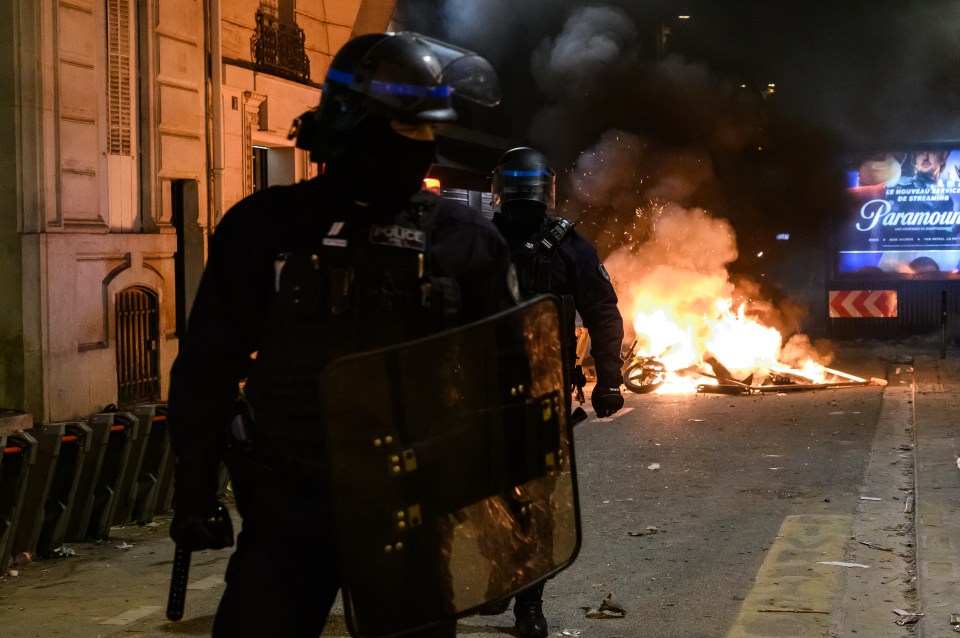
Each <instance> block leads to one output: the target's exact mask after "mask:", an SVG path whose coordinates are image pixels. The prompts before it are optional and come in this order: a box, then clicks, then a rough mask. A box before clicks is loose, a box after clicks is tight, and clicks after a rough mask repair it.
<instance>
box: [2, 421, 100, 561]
mask: <svg viewBox="0 0 960 638" xmlns="http://www.w3.org/2000/svg"><path fill="white" fill-rule="evenodd" d="M31 433H32V434H33V436H34V437H35V438H36V440H37V446H36V447H37V455H36V458H35V460H34V464H33V467H32V469H31V472H30V478H29V480H28V481H27V487H26V493H25V494H24V502H23V507H22V509H21V513H20V521H19V523H18V524H17V526H16V530H15V531H14V535H13V543H12V546H11V552H12V553H14V554H17V553H19V552H30V553H37V554H45V553H48V552H49V551H50V550H51V549H53V548H54V547H55V546H56V545H59V544H62V543H63V537H64V535H65V533H66V525H67V519H68V516H69V511H70V507H71V505H72V504H73V497H74V495H75V494H76V488H77V477H78V476H79V474H80V469H81V467H82V464H83V456H84V453H85V452H86V449H88V448H89V446H90V436H89V435H90V428H89V427H87V426H86V425H85V424H83V423H79V422H68V423H49V424H45V425H41V426H36V427H34V428H32V430H31ZM58 541H59V542H58Z"/></svg>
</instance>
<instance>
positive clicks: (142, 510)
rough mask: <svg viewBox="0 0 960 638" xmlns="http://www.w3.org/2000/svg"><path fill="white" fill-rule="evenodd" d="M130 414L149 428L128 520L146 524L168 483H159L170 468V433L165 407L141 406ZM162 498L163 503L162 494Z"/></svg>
mask: <svg viewBox="0 0 960 638" xmlns="http://www.w3.org/2000/svg"><path fill="white" fill-rule="evenodd" d="M133 412H134V414H135V415H136V416H137V418H138V419H140V422H141V423H147V424H149V429H148V431H147V433H146V439H147V441H146V445H145V449H144V453H143V459H142V461H141V463H140V472H139V473H138V475H137V485H136V495H135V497H134V502H133V511H132V512H131V518H132V520H134V521H136V522H137V523H149V522H150V521H152V520H153V515H154V513H156V512H157V508H158V503H160V502H161V493H160V489H161V487H164V488H167V487H168V486H169V484H170V483H169V482H167V483H166V485H163V483H162V480H163V479H165V478H166V475H167V474H168V473H169V472H171V471H172V466H173V453H172V451H171V447H170V433H169V432H168V431H167V408H166V405H163V404H154V405H141V406H137V407H136V408H134V411H133ZM163 497H164V498H163V500H166V495H165V494H164V495H163Z"/></svg>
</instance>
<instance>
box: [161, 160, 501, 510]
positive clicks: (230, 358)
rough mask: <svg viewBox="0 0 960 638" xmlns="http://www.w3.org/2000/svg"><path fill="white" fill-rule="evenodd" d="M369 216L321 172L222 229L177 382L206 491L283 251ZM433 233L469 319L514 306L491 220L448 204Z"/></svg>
mask: <svg viewBox="0 0 960 638" xmlns="http://www.w3.org/2000/svg"><path fill="white" fill-rule="evenodd" d="M325 180H326V182H325ZM370 215H371V213H370V211H368V210H366V209H365V208H363V207H361V206H360V205H358V204H356V203H353V202H350V201H348V200H346V199H344V198H343V196H342V195H340V194H339V193H338V191H337V189H336V188H333V184H332V182H331V178H330V177H327V176H324V175H321V176H319V177H317V178H315V179H312V180H309V181H305V182H300V183H298V184H294V185H291V186H278V187H271V188H268V189H265V190H263V191H259V192H257V193H254V194H253V195H251V196H249V197H247V198H245V199H243V200H242V201H240V202H238V203H237V204H236V205H235V206H233V207H232V208H231V209H230V210H229V211H228V212H227V214H226V215H225V216H224V218H223V220H222V221H221V223H220V224H219V226H218V227H217V229H216V232H215V233H214V234H213V236H212V237H211V239H210V244H209V254H208V260H207V265H206V268H205V270H204V273H203V277H202V279H201V282H200V286H199V289H198V291H197V296H196V299H195V300H194V303H193V307H192V310H191V312H190V318H189V322H188V327H187V331H186V334H185V335H182V336H181V339H180V352H179V355H178V357H177V359H176V361H175V362H174V364H173V368H172V370H171V376H170V396H169V416H168V418H169V422H170V432H171V436H172V440H173V445H174V448H175V450H176V452H177V454H178V456H179V458H180V461H179V462H180V463H181V464H189V465H193V466H196V469H197V474H196V475H195V476H196V479H197V481H198V482H200V483H201V484H200V485H197V486H196V487H197V489H199V490H205V489H209V488H210V486H209V485H207V484H206V483H208V482H209V481H212V480H215V479H214V477H215V472H216V466H217V463H218V460H219V457H220V453H221V450H222V447H223V445H224V442H225V439H226V433H227V431H228V429H229V422H230V419H231V417H232V414H233V410H234V404H235V400H236V397H237V391H238V383H239V382H240V380H241V379H244V378H246V377H247V375H248V372H249V371H250V368H251V354H252V353H254V352H256V351H257V350H258V348H259V347H260V344H261V342H262V340H263V333H264V329H265V321H266V318H267V313H268V308H269V305H270V302H271V296H272V295H273V294H274V285H275V277H276V272H275V268H276V262H275V260H276V257H277V255H278V254H281V253H286V252H293V253H296V252H298V251H301V252H302V251H305V250H306V251H309V250H312V247H313V246H316V245H317V244H318V243H319V240H320V238H324V245H326V241H327V239H326V238H328V237H330V236H331V234H332V235H334V236H333V237H332V239H333V240H336V235H339V234H340V233H338V232H334V230H336V227H335V226H334V225H335V224H336V223H338V222H343V223H344V224H345V225H346V226H350V225H351V224H361V225H362V224H364V223H367V224H369V219H368V217H369V216H370ZM431 228H432V232H431V233H430V237H431V240H430V241H428V244H427V249H426V254H425V261H426V262H427V264H428V268H429V271H430V272H431V273H432V274H434V275H437V276H444V277H451V278H453V279H455V280H456V281H457V283H458V284H459V288H460V294H461V298H462V315H461V316H462V321H463V322H468V321H472V320H475V319H479V318H482V317H484V316H486V315H490V314H493V313H496V312H499V311H500V310H504V309H506V308H509V307H510V306H511V305H513V304H514V299H513V297H512V296H511V293H510V289H509V287H508V272H509V270H510V255H509V250H508V248H507V246H506V243H505V242H504V240H503V239H502V237H501V235H500V234H499V232H498V231H497V229H496V228H495V227H494V226H493V225H492V224H491V223H490V222H489V221H488V220H486V219H484V218H483V217H482V215H480V214H479V213H478V212H476V211H474V210H473V209H471V208H469V207H467V206H464V205H462V204H458V203H456V202H452V201H444V202H443V204H442V205H441V206H439V207H438V208H437V209H436V212H435V214H434V216H433V221H432V224H431ZM340 345H341V346H342V344H340ZM200 475H202V476H200ZM210 493H211V494H212V493H213V492H212V491H211V492H210Z"/></svg>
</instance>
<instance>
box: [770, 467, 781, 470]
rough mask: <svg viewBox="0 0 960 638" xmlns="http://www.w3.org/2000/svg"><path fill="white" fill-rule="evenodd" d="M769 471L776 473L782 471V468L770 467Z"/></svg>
mask: <svg viewBox="0 0 960 638" xmlns="http://www.w3.org/2000/svg"><path fill="white" fill-rule="evenodd" d="M770 469H771V470H773V471H777V470H782V469H783V468H782V467H771V468H770Z"/></svg>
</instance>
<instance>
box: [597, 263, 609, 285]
mask: <svg viewBox="0 0 960 638" xmlns="http://www.w3.org/2000/svg"><path fill="white" fill-rule="evenodd" d="M597 270H599V271H600V276H601V277H603V279H604V281H610V275H609V274H607V269H606V268H604V267H603V264H597Z"/></svg>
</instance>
